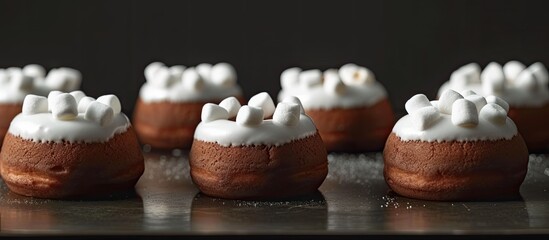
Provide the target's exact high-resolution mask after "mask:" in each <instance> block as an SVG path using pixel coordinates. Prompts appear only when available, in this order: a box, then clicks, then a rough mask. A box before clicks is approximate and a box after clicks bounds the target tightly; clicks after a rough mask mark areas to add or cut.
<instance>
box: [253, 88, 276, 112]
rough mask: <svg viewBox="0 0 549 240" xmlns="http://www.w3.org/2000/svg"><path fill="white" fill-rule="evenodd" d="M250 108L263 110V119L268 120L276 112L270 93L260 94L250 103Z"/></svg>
mask: <svg viewBox="0 0 549 240" xmlns="http://www.w3.org/2000/svg"><path fill="white" fill-rule="evenodd" d="M248 105H249V106H250V107H257V108H261V109H262V110H263V118H267V117H270V116H272V115H273V113H274V111H275V105H274V102H273V99H272V98H271V96H269V94H268V93H266V92H262V93H258V94H256V95H255V96H253V97H252V98H250V100H249V101H248Z"/></svg>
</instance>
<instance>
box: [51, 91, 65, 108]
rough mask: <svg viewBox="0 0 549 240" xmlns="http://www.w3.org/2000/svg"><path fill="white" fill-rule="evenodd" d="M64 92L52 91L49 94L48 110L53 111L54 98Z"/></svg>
mask: <svg viewBox="0 0 549 240" xmlns="http://www.w3.org/2000/svg"><path fill="white" fill-rule="evenodd" d="M61 93H63V92H61V91H51V92H50V93H49V94H48V110H49V111H51V106H53V98H54V97H55V96H57V95H59V94H61Z"/></svg>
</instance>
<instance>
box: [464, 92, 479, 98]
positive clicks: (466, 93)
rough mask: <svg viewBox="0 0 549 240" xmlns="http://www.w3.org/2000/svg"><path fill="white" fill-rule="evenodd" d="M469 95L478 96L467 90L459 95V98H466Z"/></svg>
mask: <svg viewBox="0 0 549 240" xmlns="http://www.w3.org/2000/svg"><path fill="white" fill-rule="evenodd" d="M470 95H478V94H477V93H476V92H475V91H473V90H467V91H463V92H462V93H461V96H463V97H467V96H470Z"/></svg>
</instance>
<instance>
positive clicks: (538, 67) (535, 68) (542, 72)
mask: <svg viewBox="0 0 549 240" xmlns="http://www.w3.org/2000/svg"><path fill="white" fill-rule="evenodd" d="M528 69H530V71H531V72H532V73H534V76H535V77H536V79H537V80H538V81H539V83H540V84H541V86H542V87H547V84H549V73H547V69H546V68H545V65H543V63H540V62H537V63H534V64H532V65H530V67H528Z"/></svg>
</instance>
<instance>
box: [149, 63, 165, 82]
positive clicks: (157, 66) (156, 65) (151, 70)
mask: <svg viewBox="0 0 549 240" xmlns="http://www.w3.org/2000/svg"><path fill="white" fill-rule="evenodd" d="M162 67H164V63H161V62H153V63H150V64H149V65H147V66H146V67H145V71H144V73H145V78H146V79H147V81H151V80H152V79H153V78H154V75H155V73H156V71H157V70H158V69H160V68H162Z"/></svg>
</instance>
